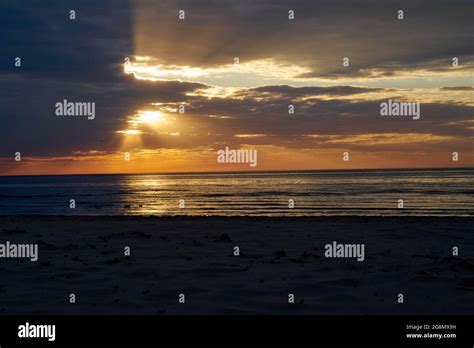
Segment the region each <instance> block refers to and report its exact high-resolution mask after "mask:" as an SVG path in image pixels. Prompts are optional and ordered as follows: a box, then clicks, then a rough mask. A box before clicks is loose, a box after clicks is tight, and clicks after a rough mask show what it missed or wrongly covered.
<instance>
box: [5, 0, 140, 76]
mask: <svg viewBox="0 0 474 348" xmlns="http://www.w3.org/2000/svg"><path fill="white" fill-rule="evenodd" d="M70 10H74V11H75V14H76V19H75V20H71V19H70V18H69V11H70ZM132 13H133V9H132V7H131V2H130V1H129V0H103V1H94V0H82V1H71V0H65V1H64V0H48V1H41V0H38V1H35V0H25V1H9V0H7V1H2V2H1V3H0V32H1V33H2V35H1V36H0V45H1V47H2V54H1V55H0V73H8V72H12V73H21V74H24V75H35V76H40V75H41V76H48V77H49V78H52V77H55V78H57V79H69V80H72V79H83V80H88V81H101V80H109V81H111V80H113V79H114V78H116V77H117V76H119V75H120V74H121V68H120V65H119V64H121V63H122V62H123V59H124V57H126V56H128V55H130V54H133V40H132V32H133V29H132V27H131V21H132V18H131V14H132ZM15 57H20V58H21V60H22V67H21V69H18V68H15V67H14V64H13V63H14V59H15Z"/></svg>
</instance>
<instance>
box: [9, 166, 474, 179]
mask: <svg viewBox="0 0 474 348" xmlns="http://www.w3.org/2000/svg"><path fill="white" fill-rule="evenodd" d="M428 170H442V171H446V170H474V167H454V168H449V167H422V168H358V169H291V170H284V169H282V170H252V171H248V170H247V171H235V170H234V171H191V172H146V173H74V174H20V175H15V174H12V175H0V178H8V177H31V176H80V175H81V176H85V175H91V176H92V175H193V174H260V173H312V172H375V171H384V172H390V171H428Z"/></svg>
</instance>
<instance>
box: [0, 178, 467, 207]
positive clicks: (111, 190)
mask: <svg viewBox="0 0 474 348" xmlns="http://www.w3.org/2000/svg"><path fill="white" fill-rule="evenodd" d="M473 184H474V170H472V169H465V170H399V171H395V170H394V171H385V170H379V171H376V170H373V171H320V172H316V171H315V172H272V173H262V172H253V173H214V174H173V175H165V174H153V175H148V174H146V175H145V174H142V175H133V174H130V175H59V176H18V177H0V215H18V214H28V215H30V214H34V215H36V214H38V215H156V216H172V215H193V216H336V215H346V216H347V215H355V216H385V215H387V216H388V215H390V216H393V215H398V216H400V215H401V216H473V215H474V196H473V193H474V185H473ZM71 199H74V200H75V208H74V209H71V208H70V200H71ZM180 200H184V201H181V207H180ZM289 200H293V202H294V208H289ZM399 200H403V208H399V206H401V205H400V203H401V202H399ZM183 203H184V204H183ZM183 205H184V207H183Z"/></svg>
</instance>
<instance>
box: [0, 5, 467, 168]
mask: <svg viewBox="0 0 474 348" xmlns="http://www.w3.org/2000/svg"><path fill="white" fill-rule="evenodd" d="M71 10H73V11H75V12H74V14H75V19H71V12H70V11H71ZM400 10H402V11H403V19H400V18H399V16H400V13H399V11H400ZM180 11H184V12H180ZM290 11H292V12H291V14H294V19H290V18H289V16H290ZM180 14H181V18H180ZM183 15H184V17H183ZM472 18H474V3H473V2H472V1H460V0H454V1H436V0H433V1H413V0H411V1H367V0H361V1H349V0H346V1H338V0H332V1H329V0H328V1H317V0H291V1H290V0H285V1H279V0H276V1H275V0H274V1H270V0H268V1H265V0H261V1H258V0H257V1H246V0H219V1H217V0H193V1H171V0H168V1H167V0H164V1H145V0H135V1H132V0H127V1H125V0H104V1H92V0H90V1H89V0H81V1H57V0H52V1H47V2H45V1H33V0H31V1H26V0H25V1H10V0H4V1H2V2H1V3H0V45H1V48H2V50H1V54H0V85H1V86H2V88H1V90H2V92H1V94H0V107H1V112H0V125H1V127H0V175H30V174H86V173H91V174H92V173H94V174H96V173H154V172H195V171H196V172H199V171H205V172H207V171H236V170H237V171H240V170H242V171H247V170H248V171H253V170H308V169H363V168H435V167H449V168H451V167H474V147H473V144H474V142H473V141H474V118H473V106H474V99H473V95H474V94H473V92H474V79H473V76H474V75H473V71H474V42H473V41H474V40H473V38H474V37H473V33H474V30H473V29H474V24H473V23H474V22H473V20H472ZM16 58H21V65H20V66H17V65H18V64H15V63H18V61H17V60H16ZM345 58H347V60H345ZM454 58H456V61H457V63H458V64H453V62H454V60H453V59H454ZM344 63H345V64H344ZM64 100H67V101H69V102H81V103H82V102H91V103H94V105H95V115H94V118H93V119H88V117H84V116H58V115H57V112H56V111H57V110H56V104H57V103H58V102H60V103H62V102H63V101H64ZM389 100H392V101H394V102H400V103H402V102H405V103H419V105H420V115H419V119H414V117H411V116H382V115H381V112H380V110H381V103H385V102H388V101H389ZM289 105H292V106H293V108H294V113H291V114H290V113H289V112H288V111H289ZM180 106H181V110H180ZM180 111H181V112H180ZM226 147H228V148H229V149H236V150H237V149H252V150H256V151H257V153H258V164H257V166H256V167H251V166H249V165H248V164H246V163H219V162H218V161H217V151H218V150H221V149H225V148H226ZM453 152H456V153H458V160H457V161H453ZM17 153H20V155H21V160H20V161H18V160H16V159H18V156H16V155H17ZM344 153H348V154H349V160H347V161H345V160H344ZM127 154H128V155H129V157H127V156H128V155H127ZM127 159H128V160H127ZM346 159H347V157H346Z"/></svg>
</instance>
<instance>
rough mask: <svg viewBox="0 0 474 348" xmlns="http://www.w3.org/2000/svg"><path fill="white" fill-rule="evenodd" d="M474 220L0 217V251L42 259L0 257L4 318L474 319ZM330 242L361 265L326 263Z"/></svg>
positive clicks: (346, 260)
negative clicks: (34, 247)
mask: <svg viewBox="0 0 474 348" xmlns="http://www.w3.org/2000/svg"><path fill="white" fill-rule="evenodd" d="M472 221H473V220H472V218H455V217H446V218H434V217H308V218H302V217H300V218H264V217H232V218H230V217H86V216H82V217H61V216H58V217H48V216H2V217H0V233H1V234H0V237H1V238H0V243H5V242H6V241H9V242H11V243H37V244H38V245H39V259H38V261H37V262H31V261H30V260H29V259H18V258H0V274H1V279H0V314H165V315H166V314H290V315H291V314H299V315H301V314H308V315H331V314H387V315H389V314H435V315H437V314H439V315H447V314H472V312H473V311H474V237H473V234H472ZM334 241H336V242H338V243H360V244H364V245H365V260H364V261H362V262H359V261H357V260H356V259H355V258H326V257H325V256H324V254H325V245H326V244H331V243H333V242H334ZM126 246H129V247H130V250H131V255H130V257H127V256H125V255H124V248H125V247H126ZM235 246H238V247H239V248H240V256H234V247H235ZM453 246H457V247H458V248H459V256H452V248H453ZM71 293H74V294H75V296H76V303H74V304H71V303H69V294H71ZM180 293H183V294H185V304H180V303H179V302H178V294H180ZM290 293H292V294H294V296H295V303H294V304H289V303H288V294H290ZM399 293H402V294H403V295H404V303H403V304H399V303H397V299H398V297H397V295H398V294H399Z"/></svg>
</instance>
